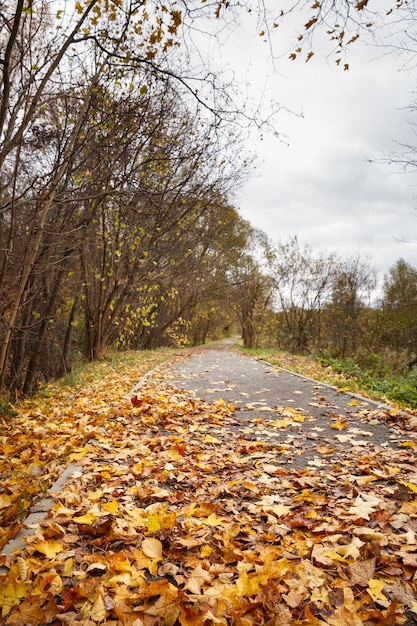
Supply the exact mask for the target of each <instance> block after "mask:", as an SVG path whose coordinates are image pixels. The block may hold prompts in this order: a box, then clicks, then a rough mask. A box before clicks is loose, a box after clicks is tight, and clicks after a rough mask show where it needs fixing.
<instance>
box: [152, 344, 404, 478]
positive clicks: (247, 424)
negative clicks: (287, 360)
mask: <svg viewBox="0 0 417 626" xmlns="http://www.w3.org/2000/svg"><path fill="white" fill-rule="evenodd" d="M164 372H165V378H166V379H167V380H169V381H170V382H171V384H173V385H174V386H176V387H179V388H181V389H187V390H189V391H190V392H192V393H193V394H194V395H195V396H196V397H199V398H202V399H203V400H206V401H208V402H211V401H215V400H218V399H219V398H222V399H223V400H224V401H225V402H228V403H231V404H233V405H234V406H235V407H236V409H237V410H236V412H235V414H234V418H233V420H230V422H229V424H228V427H229V429H230V433H231V434H232V433H233V434H234V435H235V434H236V432H237V431H239V432H241V433H242V434H243V435H244V436H245V438H246V440H249V441H250V440H252V441H257V440H259V441H260V440H262V441H265V440H266V441H268V442H269V444H270V445H271V446H275V447H276V449H277V458H276V462H279V463H282V464H285V465H290V466H293V467H295V468H300V467H303V466H323V465H328V464H333V463H336V462H339V461H340V460H341V459H343V458H345V457H346V451H347V450H352V451H353V450H354V451H356V452H362V451H369V452H372V451H376V450H377V448H378V447H383V448H387V447H390V446H391V447H394V448H397V447H398V445H399V444H401V443H402V442H404V436H405V435H404V430H403V429H402V430H401V429H400V428H398V427H396V425H395V422H394V420H390V416H389V411H388V410H387V407H386V405H378V403H376V402H373V401H370V400H366V399H365V398H362V397H360V396H357V395H352V394H347V393H344V392H340V391H337V390H336V389H334V388H333V387H330V386H328V385H326V384H322V383H318V382H315V381H313V380H311V379H308V378H304V377H302V376H300V375H298V374H293V373H291V372H288V371H285V370H282V369H280V368H278V367H275V366H272V365H269V364H268V363H265V362H262V361H259V360H257V359H254V358H252V357H249V356H245V355H242V354H241V353H239V352H237V351H235V350H233V349H231V347H228V345H227V343H225V344H219V345H215V347H214V348H212V349H207V348H206V349H203V350H197V351H196V352H194V353H192V354H191V355H190V356H189V357H188V358H186V359H183V360H181V361H180V362H177V363H172V364H170V365H169V366H168V368H167V369H165V370H164ZM398 425H400V424H399V423H398ZM402 425H403V424H402ZM222 434H223V436H224V434H225V433H224V428H223V429H222ZM408 435H410V437H409V436H408ZM414 435H415V433H407V438H411V439H413V438H414Z"/></svg>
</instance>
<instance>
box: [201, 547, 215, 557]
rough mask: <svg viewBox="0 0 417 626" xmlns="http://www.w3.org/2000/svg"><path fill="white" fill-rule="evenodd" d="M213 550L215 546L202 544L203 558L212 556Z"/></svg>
mask: <svg viewBox="0 0 417 626" xmlns="http://www.w3.org/2000/svg"><path fill="white" fill-rule="evenodd" d="M212 552H213V548H212V547H211V546H207V545H206V546H201V550H200V556H201V558H202V559H205V558H206V557H208V556H210V554H211V553H212Z"/></svg>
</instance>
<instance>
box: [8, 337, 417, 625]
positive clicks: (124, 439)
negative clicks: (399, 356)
mask: <svg viewBox="0 0 417 626" xmlns="http://www.w3.org/2000/svg"><path fill="white" fill-rule="evenodd" d="M197 398H201V399H202V400H203V401H199V400H198V399H197ZM101 410H103V407H101V408H100V411H101ZM93 413H94V412H93ZM93 432H94V436H93V437H91V438H90V440H89V443H88V445H86V446H85V448H83V449H82V450H80V451H79V452H80V455H79V459H78V462H77V464H72V466H71V465H70V466H69V467H68V468H67V470H66V471H65V472H64V475H63V476H61V478H60V480H59V481H58V483H57V484H56V485H55V486H54V487H53V488H52V489H51V490H50V491H51V497H50V498H49V499H48V498H46V499H45V501H44V502H43V508H42V510H39V512H38V515H39V516H40V517H39V518H36V519H34V518H32V520H30V519H28V520H26V523H25V525H24V529H23V530H24V534H23V535H22V536H20V537H16V539H15V540H13V542H10V544H9V545H8V546H6V549H5V550H4V554H3V561H2V563H3V566H2V568H0V607H1V608H2V617H3V618H5V619H3V621H2V617H0V625H2V624H5V625H7V626H24V625H26V626H27V625H28V624H33V625H34V626H38V625H39V626H41V625H42V626H49V625H50V626H54V625H55V624H57V623H59V624H68V625H69V626H73V625H74V626H75V624H83V626H84V625H85V626H96V624H108V625H109V626H110V624H112V625H114V626H119V625H120V624H123V626H136V625H137V624H141V625H142V626H143V625H145V626H177V625H178V626H205V625H209V624H216V625H217V626H230V625H232V624H234V625H239V626H255V625H257V626H296V625H299V626H302V625H305V624H312V625H314V626H319V625H321V624H325V625H326V626H341V625H346V624H355V625H358V624H362V623H363V624H381V625H382V624H385V626H396V625H398V626H412V625H413V624H416V620H415V616H416V615H417V582H416V581H417V498H416V493H417V470H416V455H415V452H414V449H413V448H414V444H415V432H414V430H413V428H412V420H411V418H410V419H409V418H408V417H407V416H406V415H402V414H401V413H398V412H392V411H390V410H389V407H386V406H378V405H377V404H376V403H373V402H371V401H369V400H366V399H364V398H360V397H358V396H355V397H354V396H352V395H349V394H345V393H339V392H337V390H335V389H333V388H331V387H329V386H327V385H324V384H321V383H317V382H315V381H312V380H309V379H307V378H304V377H302V376H299V375H297V374H293V373H291V372H287V371H284V370H281V369H279V368H276V367H274V366H272V365H270V364H268V363H264V362H262V361H258V360H256V359H254V358H251V357H249V356H245V355H242V354H240V353H239V352H237V351H235V350H233V347H232V346H231V345H230V344H229V343H226V344H222V343H219V344H216V345H213V346H210V347H209V348H202V349H194V350H190V351H189V352H188V353H187V354H184V353H183V354H182V355H178V357H177V358H175V359H173V360H172V361H170V362H169V363H166V364H164V365H162V366H159V367H157V368H155V370H153V371H152V372H149V373H148V374H147V375H146V376H145V377H144V378H143V379H142V380H141V381H139V382H138V384H137V385H136V387H135V388H134V389H133V390H132V393H131V394H129V396H127V397H122V398H120V401H119V400H118V401H117V402H115V404H114V406H112V407H111V410H109V412H108V413H106V419H105V420H104V421H100V422H97V425H96V427H95V428H94V431H93ZM77 457H78V455H77ZM33 515H36V513H33ZM15 549H17V550H18V552H17V553H14V550H15ZM2 604H3V606H2Z"/></svg>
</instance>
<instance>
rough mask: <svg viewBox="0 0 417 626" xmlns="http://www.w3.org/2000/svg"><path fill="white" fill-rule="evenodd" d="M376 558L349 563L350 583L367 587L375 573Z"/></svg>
mask: <svg viewBox="0 0 417 626" xmlns="http://www.w3.org/2000/svg"><path fill="white" fill-rule="evenodd" d="M375 566H376V558H373V559H368V560H367V561H362V562H360V563H351V564H349V566H348V567H349V577H350V584H351V585H352V586H354V585H360V586H361V587H367V586H368V584H369V581H370V580H371V578H372V577H373V575H374V573H375Z"/></svg>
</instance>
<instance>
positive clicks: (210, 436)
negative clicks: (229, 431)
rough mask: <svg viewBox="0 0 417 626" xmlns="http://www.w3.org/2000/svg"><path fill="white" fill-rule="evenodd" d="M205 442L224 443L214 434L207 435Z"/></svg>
mask: <svg viewBox="0 0 417 626" xmlns="http://www.w3.org/2000/svg"><path fill="white" fill-rule="evenodd" d="M203 443H222V442H221V441H220V439H217V438H216V437H213V436H212V435H206V437H205V438H204V439H203Z"/></svg>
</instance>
